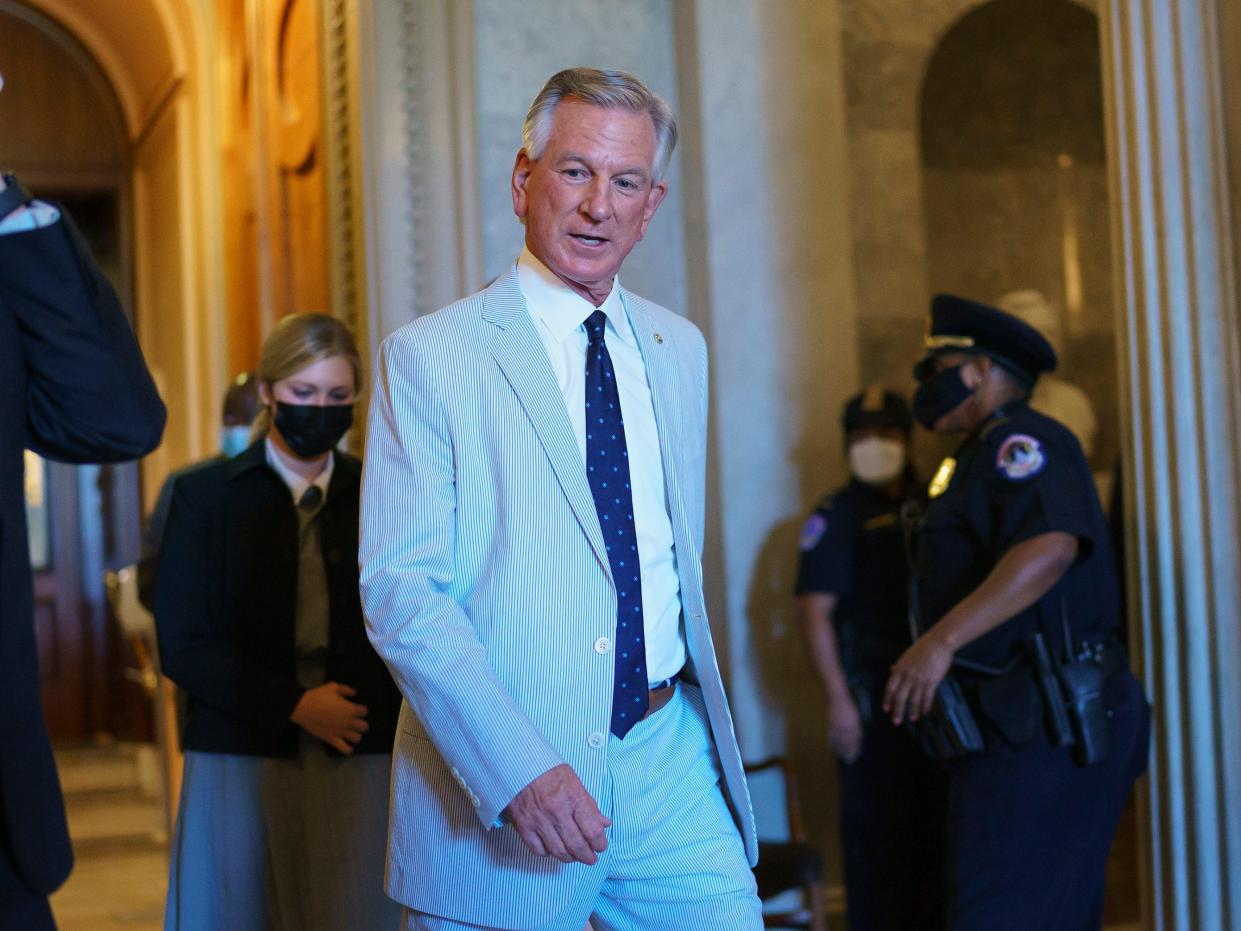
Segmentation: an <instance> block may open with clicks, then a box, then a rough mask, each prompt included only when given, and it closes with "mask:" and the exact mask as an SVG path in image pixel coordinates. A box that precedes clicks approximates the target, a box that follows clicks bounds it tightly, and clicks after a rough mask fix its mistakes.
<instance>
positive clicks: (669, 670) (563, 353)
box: [517, 249, 686, 683]
mask: <svg viewBox="0 0 1241 931" xmlns="http://www.w3.org/2000/svg"><path fill="white" fill-rule="evenodd" d="M517 283H518V285H519V287H520V288H521V293H522V295H523V296H524V297H525V298H526V308H527V309H528V310H529V311H530V316H531V317H532V318H533V319H534V328H535V330H536V331H537V332H538V334H539V337H540V338H541V339H542V341H543V346H544V348H545V349H546V350H547V358H548V361H550V362H551V365H552V372H553V373H555V376H556V383H557V385H559V387H560V393H561V395H562V396H563V397H564V403H565V409H566V410H567V411H568V413H569V422H570V423H571V424H572V425H573V433H574V435H575V436H576V437H577V444H578V447H579V449H580V450H581V452H582V465H583V468H584V467H585V464H586V349H587V346H588V344H589V339H588V337H587V336H586V328H585V327H584V326H583V323H584V322H585V321H586V318H587V317H589V316H590V315H591V314H592V313H594V311H595V310H596V308H595V306H594V305H593V304H591V303H590V301H588V300H586V299H585V298H583V297H581V296H580V295H579V294H577V293H575V292H574V291H572V290H570V289H569V287H568V285H566V284H565V283H564V282H563V281H561V280H560V279H559V278H557V277H556V276H555V275H554V274H553V273H552V272H551V271H550V270H549V269H548V268H547V266H546V265H544V264H543V263H542V262H540V261H539V260H538V259H537V258H536V257H535V256H534V254H533V253H531V252H530V250H529V249H523V250H522V253H521V257H520V258H519V259H518V260H517ZM597 309H599V310H602V311H603V312H604V314H606V315H607V318H608V323H607V328H606V329H605V331H604V342H605V343H606V344H607V348H608V355H609V356H611V358H612V367H613V368H614V369H615V370H616V384H617V389H618V391H619V393H620V403H621V416H622V417H623V418H624V421H625V445H626V448H627V449H628V452H629V484H630V486H631V490H632V493H633V519H634V526H635V528H636V531H637V538H638V559H639V562H640V563H641V566H642V617H643V622H644V625H645V635H646V673H647V679H648V680H649V681H650V682H652V683H654V682H659V681H661V680H663V679H666V678H668V677H669V676H672V675H674V674H675V673H677V672H680V670H681V667H682V666H684V665H685V656H686V652H685V632H684V630H683V629H682V627H681V585H680V581H679V580H678V578H677V566H676V554H675V553H674V551H673V541H672V522H671V521H670V520H669V518H668V506H667V499H666V497H665V494H664V469H663V461H662V459H661V457H660V451H659V434H658V432H657V430H656V427H655V408H654V406H653V405H652V404H651V389H650V386H649V385H648V384H647V380H646V365H645V363H644V362H643V361H642V350H641V349H640V348H639V347H638V340H637V338H636V337H635V336H634V333H633V327H632V326H630V323H629V316H628V314H627V313H626V312H625V307H624V303H623V301H622V300H621V296H620V285H619V284H618V282H617V281H613V282H612V291H611V293H609V294H608V296H607V298H606V299H605V300H604V302H603V304H602V306H600V307H599V308H597Z"/></svg>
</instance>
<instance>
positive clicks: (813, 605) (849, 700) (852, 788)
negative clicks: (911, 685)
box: [796, 385, 945, 931]
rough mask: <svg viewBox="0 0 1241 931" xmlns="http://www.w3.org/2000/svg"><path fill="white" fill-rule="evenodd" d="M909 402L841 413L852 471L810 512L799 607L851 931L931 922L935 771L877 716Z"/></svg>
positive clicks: (892, 617)
mask: <svg viewBox="0 0 1241 931" xmlns="http://www.w3.org/2000/svg"><path fill="white" fill-rule="evenodd" d="M912 426H913V421H912V418H911V417H910V413H909V406H908V404H906V402H905V401H904V400H903V399H902V398H901V397H900V396H899V395H896V394H893V393H891V392H886V391H884V389H883V388H882V386H879V385H875V386H873V387H871V388H868V389H867V390H866V391H865V392H864V393H863V394H860V395H858V396H857V397H855V398H853V399H852V400H851V401H849V403H848V404H847V405H846V406H845V409H844V430H845V438H846V443H847V445H848V455H849V471H850V472H851V474H852V479H851V481H850V482H849V484H847V485H846V486H845V487H843V488H841V489H838V490H837V491H836V492H835V493H833V494H831V495H828V496H827V497H826V498H825V499H824V500H823V501H822V503H820V504H819V506H818V508H817V509H816V510H815V511H814V513H813V514H811V515H810V517H809V518H808V519H807V521H806V524H805V527H804V529H803V531H802V538H801V562H800V567H799V569H798V574H797V587H796V594H797V603H798V608H799V611H800V613H801V616H802V621H803V632H804V634H805V637H806V642H807V645H808V647H809V650H810V655H811V657H812V658H813V661H814V664H815V668H816V671H817V672H818V675H819V679H820V680H821V682H822V684H823V689H824V692H825V694H826V698H827V719H828V743H829V745H830V746H831V749H832V751H833V753H835V754H836V756H837V757H839V759H840V769H839V771H840V833H841V845H842V848H843V852H844V867H845V885H846V888H847V891H848V909H849V927H850V928H851V929H853V931H887V929H903V931H908V929H913V931H919V929H930V928H939V927H941V924H940V921H941V917H940V916H941V914H942V910H943V909H942V889H943V881H942V871H941V869H940V867H941V860H942V853H941V848H942V830H943V818H944V805H945V787H944V778H943V774H942V772H941V771H940V769H939V768H938V767H936V766H934V765H933V764H932V763H931V761H929V760H927V759H926V758H925V757H924V756H922V754H921V753H919V751H918V749H917V747H916V746H915V745H914V743H913V741H912V740H911V739H910V737H909V735H907V734H906V733H905V732H904V731H902V730H900V729H898V728H896V727H894V726H893V724H892V722H891V721H889V720H888V719H887V718H885V717H884V716H883V715H882V714H880V713H879V706H880V702H881V700H882V697H883V686H884V683H885V682H886V680H887V676H888V671H889V669H890V668H891V666H892V664H893V663H894V662H895V661H896V659H897V657H899V656H900V655H901V653H902V652H904V650H905V648H906V647H908V646H909V643H910V634H909V625H908V619H907V605H908V599H907V589H908V570H907V559H906V555H905V541H904V535H903V532H902V527H901V508H902V505H903V504H904V503H905V502H906V501H908V500H910V499H911V498H914V497H915V496H916V495H917V494H918V490H917V486H916V483H915V481H914V476H913V472H912V471H911V469H910V468H909V465H908V459H909V456H908V452H909V433H910V429H911V428H912Z"/></svg>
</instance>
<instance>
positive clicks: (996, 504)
mask: <svg viewBox="0 0 1241 931" xmlns="http://www.w3.org/2000/svg"><path fill="white" fill-rule="evenodd" d="M955 459H956V467H955V470H954V471H953V473H952V478H951V480H950V481H949V482H948V485H947V487H946V489H945V490H944V491H943V492H942V494H939V495H938V496H936V497H934V498H932V499H931V501H930V504H929V505H928V507H927V511H926V516H925V519H924V520H923V522H922V527H921V530H920V532H919V534H918V541H917V565H918V584H919V603H920V605H921V608H922V619H923V623H924V624H932V623H934V622H935V621H937V620H938V619H939V618H941V617H943V616H944V615H945V614H946V613H947V612H948V611H949V610H950V609H951V608H952V607H953V606H954V605H956V604H957V603H958V602H960V601H962V600H963V599H964V598H965V597H966V596H967V595H969V594H970V593H971V592H972V591H974V589H976V588H977V587H978V586H979V585H980V584H981V583H982V581H983V580H984V579H985V578H986V577H987V576H988V575H989V574H990V572H991V570H992V569H993V568H995V565H996V563H997V562H999V560H1000V559H1001V558H1002V557H1003V556H1004V554H1005V553H1006V552H1007V551H1008V550H1009V549H1011V548H1012V547H1013V546H1015V545H1016V544H1018V543H1021V542H1022V541H1024V540H1028V539H1030V538H1032V537H1035V536H1038V535H1039V534H1043V533H1050V532H1053V531H1062V532H1064V533H1070V534H1072V535H1074V536H1075V537H1077V538H1078V543H1079V550H1078V556H1077V560H1076V562H1075V563H1074V564H1073V565H1072V566H1071V567H1070V568H1069V570H1068V572H1066V573H1065V575H1064V577H1063V578H1061V580H1060V581H1059V582H1058V583H1057V584H1056V585H1055V586H1053V588H1052V589H1051V590H1050V591H1049V592H1048V593H1047V594H1046V595H1044V596H1043V598H1042V599H1041V600H1040V601H1039V602H1037V603H1036V604H1034V605H1032V606H1031V607H1030V608H1028V609H1026V610H1025V611H1022V612H1021V613H1020V614H1017V615H1015V616H1014V617H1013V618H1011V619H1010V620H1008V621H1006V622H1005V623H1003V624H1001V625H1000V626H999V627H997V628H995V629H994V630H992V631H990V632H988V633H987V634H984V635H983V636H982V637H980V638H978V639H977V640H976V641H974V642H973V643H971V644H969V645H968V646H966V647H965V648H963V649H962V650H961V651H960V653H959V654H958V655H959V656H960V658H962V659H965V660H972V661H974V662H979V663H984V664H987V665H990V666H1003V665H1005V664H1006V663H1007V662H1008V661H1009V660H1010V659H1012V658H1013V657H1014V656H1015V655H1016V654H1017V653H1018V652H1019V650H1020V649H1021V648H1022V645H1023V644H1024V643H1025V642H1026V641H1028V639H1029V638H1030V637H1031V636H1032V635H1033V633H1034V632H1035V630H1042V631H1043V634H1044V636H1045V637H1046V639H1047V641H1048V645H1049V646H1050V647H1052V648H1053V649H1055V650H1057V651H1060V650H1062V649H1063V639H1064V638H1063V636H1062V635H1061V630H1062V623H1063V622H1062V618H1067V620H1068V623H1069V627H1070V630H1071V636H1072V638H1073V639H1074V641H1075V644H1074V645H1076V642H1077V641H1081V640H1084V639H1089V638H1097V637H1103V636H1106V635H1108V634H1110V633H1112V632H1114V631H1115V629H1116V627H1117V626H1118V624H1119V622H1120V616H1119V602H1118V586H1117V579H1116V567H1115V563H1114V561H1113V557H1112V549H1111V545H1110V543H1109V541H1108V532H1107V524H1106V521H1105V519H1104V516H1103V509H1102V507H1101V506H1100V504H1099V496H1098V493H1097V492H1096V491H1095V487H1094V481H1093V479H1092V477H1091V474H1090V468H1089V467H1088V466H1087V464H1086V457H1085V454H1084V453H1083V452H1082V448H1081V445H1080V444H1079V443H1078V442H1077V439H1076V438H1075V437H1074V436H1073V434H1072V433H1070V432H1069V430H1068V429H1066V428H1065V427H1064V426H1062V425H1061V424H1060V423H1058V422H1057V421H1055V420H1052V419H1051V418H1050V417H1046V416H1044V415H1042V414H1040V413H1038V412H1036V411H1033V410H1031V409H1030V408H1029V407H1028V406H1027V405H1025V404H1011V405H1007V406H1006V407H1005V408H1004V409H1003V410H1002V411H998V412H997V413H996V414H995V415H994V416H993V417H992V418H991V419H990V420H989V421H988V422H987V423H985V424H984V425H983V426H982V427H981V428H980V429H979V430H977V431H975V433H973V434H972V435H971V436H970V437H969V438H968V439H967V440H966V441H965V443H964V444H963V445H962V446H961V448H960V449H959V450H958V452H957V455H956V456H955ZM934 484H935V483H934V482H932V486H934ZM932 490H933V491H934V487H933V489H932Z"/></svg>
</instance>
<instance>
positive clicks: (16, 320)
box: [0, 218, 164, 894]
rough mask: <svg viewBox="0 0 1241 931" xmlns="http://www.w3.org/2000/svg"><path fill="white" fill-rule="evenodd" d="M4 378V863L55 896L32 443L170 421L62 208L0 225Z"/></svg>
mask: <svg viewBox="0 0 1241 931" xmlns="http://www.w3.org/2000/svg"><path fill="white" fill-rule="evenodd" d="M0 386H3V387H2V388H0V694H2V695H3V701H2V702H0V708H2V709H3V710H2V711H0V871H3V872H11V871H14V870H15V871H16V872H17V875H18V876H19V877H20V878H21V880H22V881H23V882H24V883H25V884H26V885H27V886H29V887H30V889H31V890H32V891H33V892H35V893H37V894H47V893H50V892H51V891H52V890H54V889H55V888H56V887H57V886H59V885H60V884H61V883H62V882H63V881H64V879H65V877H66V876H68V875H69V870H70V868H71V867H72V865H73V855H72V853H71V851H70V847H69V832H68V830H67V829H66V826H65V808H64V802H63V800H62V799H61V795H60V782H59V780H58V779H57V777H56V765H55V762H54V761H53V759H52V751H51V747H50V746H49V744H48V738H47V727H46V725H45V724H44V723H43V708H42V705H41V703H40V700H39V660H38V655H37V653H36V650H35V636H34V625H33V623H32V619H31V612H32V610H33V607H32V599H33V596H32V594H31V580H30V548H29V545H28V543H27V539H26V509H25V493H24V491H23V457H22V450H23V449H24V448H30V449H33V450H34V451H35V452H37V453H39V454H40V455H41V456H44V457H46V458H48V459H55V460H59V461H61V462H120V461H123V460H126V459H136V458H138V457H139V456H142V455H145V454H146V453H148V452H150V451H151V450H152V449H154V448H155V447H156V446H157V445H159V440H160V436H161V435H162V434H163V431H164V405H163V404H162V403H161V402H160V399H159V394H158V393H157V392H156V390H155V384H154V383H153V382H152V381H151V376H150V375H149V374H148V372H147V368H146V363H145V362H144V361H143V359H142V353H141V351H140V350H139V349H138V344H137V341H136V340H135V339H134V334H133V331H132V330H131V329H130V327H129V322H128V320H127V319H126V317H125V312H124V311H123V310H122V309H121V305H120V302H119V301H118V300H117V297H116V292H115V291H113V290H112V286H111V285H110V284H108V281H107V279H106V278H104V276H103V275H102V274H101V273H100V272H99V270H98V269H97V268H96V267H95V264H94V262H93V261H92V260H91V257H90V253H89V251H88V250H87V248H86V246H85V244H84V243H83V241H82V238H81V237H80V236H79V235H78V234H77V232H76V230H74V229H73V228H72V227H71V225H70V224H69V222H68V220H67V219H65V218H62V219H61V220H59V221H58V222H56V223H54V224H53V225H51V226H48V227H44V228H43V229H40V230H34V231H31V232H26V233H9V234H6V235H0Z"/></svg>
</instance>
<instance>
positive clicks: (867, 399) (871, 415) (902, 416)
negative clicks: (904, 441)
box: [843, 385, 913, 433]
mask: <svg viewBox="0 0 1241 931" xmlns="http://www.w3.org/2000/svg"><path fill="white" fill-rule="evenodd" d="M843 419H844V427H845V433H850V432H852V431H853V430H861V429H862V428H863V427H895V428H896V429H898V430H904V431H905V432H906V433H908V432H909V431H910V430H911V429H912V428H913V417H912V415H911V414H910V413H909V405H908V404H907V403H906V402H905V399H904V398H902V397H901V396H900V395H899V394H894V393H893V392H891V391H885V390H884V388H883V385H871V386H870V387H869V388H867V389H866V390H865V391H863V392H862V393H861V394H859V395H858V396H857V397H856V398H853V399H851V400H850V401H849V403H848V404H846V405H845V413H844V418H843Z"/></svg>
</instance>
